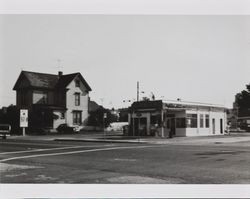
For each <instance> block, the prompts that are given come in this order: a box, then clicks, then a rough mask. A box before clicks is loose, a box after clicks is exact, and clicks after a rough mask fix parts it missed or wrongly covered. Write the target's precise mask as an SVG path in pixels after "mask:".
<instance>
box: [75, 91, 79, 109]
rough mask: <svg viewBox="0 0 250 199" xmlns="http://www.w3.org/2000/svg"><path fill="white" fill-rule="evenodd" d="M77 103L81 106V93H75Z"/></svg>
mask: <svg viewBox="0 0 250 199" xmlns="http://www.w3.org/2000/svg"><path fill="white" fill-rule="evenodd" d="M75 105H76V106H80V93H75Z"/></svg>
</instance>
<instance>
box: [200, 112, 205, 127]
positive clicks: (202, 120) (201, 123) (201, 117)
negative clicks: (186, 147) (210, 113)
mask: <svg viewBox="0 0 250 199" xmlns="http://www.w3.org/2000/svg"><path fill="white" fill-rule="evenodd" d="M203 127H204V117H203V114H200V128H203Z"/></svg>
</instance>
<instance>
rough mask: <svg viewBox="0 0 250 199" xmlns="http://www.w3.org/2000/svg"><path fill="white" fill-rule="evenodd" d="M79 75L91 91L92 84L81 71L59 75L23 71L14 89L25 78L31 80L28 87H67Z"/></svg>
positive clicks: (15, 88)
mask: <svg viewBox="0 0 250 199" xmlns="http://www.w3.org/2000/svg"><path fill="white" fill-rule="evenodd" d="M76 76H78V77H79V78H80V79H81V81H82V82H83V84H84V85H85V87H86V88H87V90H88V91H91V88H90V86H89V85H88V83H87V82H86V81H85V79H84V78H83V77H82V75H81V74H80V73H72V74H68V75H61V76H60V77H59V76H58V75H53V74H46V73H37V72H30V71H22V72H21V73H20V75H19V77H18V79H17V81H16V83H15V86H14V88H13V90H17V89H18V88H19V85H20V83H21V81H22V80H23V79H26V80H27V81H28V82H29V85H28V87H35V88H44V89H55V88H66V87H67V86H68V84H69V83H70V82H71V81H72V80H73V79H74V78H75V77H76Z"/></svg>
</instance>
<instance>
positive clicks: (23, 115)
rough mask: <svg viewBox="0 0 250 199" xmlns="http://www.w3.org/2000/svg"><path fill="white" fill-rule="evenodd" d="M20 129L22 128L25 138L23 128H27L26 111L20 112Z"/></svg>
mask: <svg viewBox="0 0 250 199" xmlns="http://www.w3.org/2000/svg"><path fill="white" fill-rule="evenodd" d="M20 127H21V128H23V136H25V127H28V110H27V109H21V110H20Z"/></svg>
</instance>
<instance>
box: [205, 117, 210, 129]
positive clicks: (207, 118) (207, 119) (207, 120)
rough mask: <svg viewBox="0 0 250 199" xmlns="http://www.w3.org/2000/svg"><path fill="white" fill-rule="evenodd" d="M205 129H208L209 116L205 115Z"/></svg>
mask: <svg viewBox="0 0 250 199" xmlns="http://www.w3.org/2000/svg"><path fill="white" fill-rule="evenodd" d="M205 122H206V128H209V115H206V121H205Z"/></svg>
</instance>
